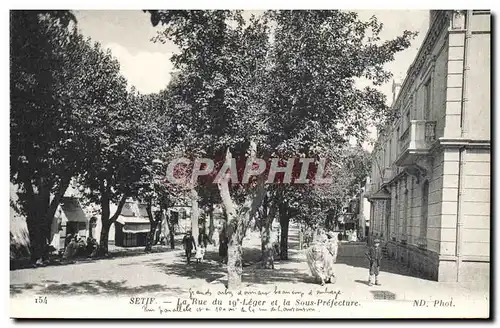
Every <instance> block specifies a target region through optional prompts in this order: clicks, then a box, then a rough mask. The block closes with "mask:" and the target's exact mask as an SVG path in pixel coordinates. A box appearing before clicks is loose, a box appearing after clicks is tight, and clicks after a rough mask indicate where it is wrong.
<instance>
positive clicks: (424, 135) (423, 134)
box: [396, 120, 436, 166]
mask: <svg viewBox="0 0 500 328" xmlns="http://www.w3.org/2000/svg"><path fill="white" fill-rule="evenodd" d="M435 140H436V122H435V121H425V120H412V121H410V124H409V126H408V129H406V131H405V132H403V134H402V135H401V137H400V138H399V150H400V155H399V158H398V160H397V161H396V163H397V165H398V166H401V165H402V166H406V165H409V164H411V163H412V162H413V161H414V160H415V159H416V158H415V156H420V155H425V154H427V152H428V151H429V149H430V148H431V146H432V144H433V143H434V141H435Z"/></svg>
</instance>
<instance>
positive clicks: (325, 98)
mask: <svg viewBox="0 0 500 328" xmlns="http://www.w3.org/2000/svg"><path fill="white" fill-rule="evenodd" d="M269 15H270V17H272V19H273V20H274V22H275V26H276V28H275V30H274V43H273V49H272V53H273V56H272V61H273V64H274V65H273V66H272V76H273V83H272V84H271V85H270V88H272V96H271V97H269V99H270V104H269V106H270V112H271V113H272V114H271V116H270V121H271V122H272V123H271V124H270V125H271V126H273V129H272V130H271V131H269V144H270V146H271V148H272V149H273V150H274V152H275V154H276V156H279V157H282V158H290V157H295V158H296V157H307V158H321V157H324V154H325V152H327V151H328V149H327V147H331V145H336V146H342V145H346V144H347V143H348V141H349V140H350V139H352V138H356V139H357V140H358V141H359V142H362V141H363V140H364V139H365V138H366V136H367V134H368V130H367V127H368V126H369V125H370V123H374V122H378V121H381V120H383V119H384V118H385V116H386V114H387V112H388V108H387V106H386V105H385V96H384V95H383V94H382V93H381V92H380V91H378V90H376V89H375V88H374V87H366V88H364V89H359V88H358V87H357V84H356V83H357V81H358V80H359V79H361V78H363V79H367V80H369V81H372V82H373V84H374V85H375V86H377V85H381V84H382V83H385V82H387V81H388V80H389V79H390V77H391V73H390V72H388V71H387V70H385V69H384V64H386V63H388V62H390V61H392V60H393V59H394V54H395V53H397V52H399V51H402V50H404V49H406V48H407V47H408V46H409V45H410V40H411V39H412V37H413V36H414V35H415V34H414V33H412V32H409V31H404V32H403V34H402V35H401V36H399V37H396V38H395V39H393V40H389V41H385V42H381V41H380V37H379V33H380V31H381V30H382V24H380V23H379V22H378V21H377V19H376V18H375V17H372V18H371V19H370V20H369V21H368V22H363V21H361V20H359V19H358V17H357V14H356V13H353V12H343V11H337V10H335V11H330V10H320V11H273V12H271V13H270V14H269ZM282 188H285V187H282ZM278 194H280V193H278ZM281 194H282V195H284V192H282V193H281ZM284 197H285V196H284ZM285 198H286V197H285ZM285 200H286V199H283V201H284V202H283V203H282V204H281V205H282V208H281V213H283V216H282V220H281V222H282V242H281V246H282V248H285V249H286V248H287V242H286V237H287V232H286V231H283V229H285V230H286V229H287V228H288V220H289V218H287V217H286V216H287V215H288V212H289V210H288V209H287V208H288V207H289V206H290V204H291V203H290V202H289V201H285ZM282 251H283V250H282ZM282 253H283V254H284V257H285V258H286V253H284V252H282Z"/></svg>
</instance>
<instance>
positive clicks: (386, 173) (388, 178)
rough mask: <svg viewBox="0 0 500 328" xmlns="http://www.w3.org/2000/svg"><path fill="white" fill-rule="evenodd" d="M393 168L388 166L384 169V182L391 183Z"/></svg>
mask: <svg viewBox="0 0 500 328" xmlns="http://www.w3.org/2000/svg"><path fill="white" fill-rule="evenodd" d="M392 173H393V171H392V168H390V167H386V168H385V169H384V171H383V175H382V183H389V181H391V179H392Z"/></svg>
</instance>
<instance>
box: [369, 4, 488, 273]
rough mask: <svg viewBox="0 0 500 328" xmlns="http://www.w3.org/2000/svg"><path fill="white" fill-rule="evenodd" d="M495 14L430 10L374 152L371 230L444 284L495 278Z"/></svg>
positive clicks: (400, 256)
mask: <svg viewBox="0 0 500 328" xmlns="http://www.w3.org/2000/svg"><path fill="white" fill-rule="evenodd" d="M490 24H491V18H490V12H489V11H485V10H469V11H431V17H430V26H429V30H428V32H427V35H426V37H425V39H424V41H423V44H422V45H421V46H420V50H419V52H418V54H417V56H416V58H415V60H414V62H413V64H412V65H411V67H410V68H409V69H408V72H407V75H406V78H405V80H404V81H403V83H402V84H399V83H394V85H393V94H394V102H393V104H392V110H393V111H394V112H395V113H396V114H397V119H395V120H392V121H391V122H390V123H389V125H388V126H386V127H385V128H384V129H383V130H381V131H379V137H378V141H377V143H376V146H375V148H374V151H373V159H374V161H373V165H372V174H371V180H372V181H371V183H370V185H369V186H368V187H369V188H368V190H367V197H368V199H369V200H370V201H371V204H372V209H371V213H372V215H371V219H370V229H371V230H372V232H373V233H375V234H378V235H379V236H381V237H382V238H383V239H384V240H385V242H386V243H387V245H386V247H387V251H388V254H389V256H391V257H393V258H395V259H397V260H399V261H401V262H403V263H405V264H406V265H408V266H410V267H412V268H413V269H416V270H418V271H420V272H422V273H423V274H424V275H425V276H427V277H429V278H431V279H434V280H438V281H470V280H476V279H481V278H482V279H484V278H486V279H489V268H490V221H491V217H490V124H491V121H490V120H491V117H490V111H491V107H490V92H491V90H490V84H491V80H490V67H491V66H490V65H491V63H490V45H491V39H490V33H491V32H490Z"/></svg>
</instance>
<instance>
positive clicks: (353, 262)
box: [337, 244, 430, 280]
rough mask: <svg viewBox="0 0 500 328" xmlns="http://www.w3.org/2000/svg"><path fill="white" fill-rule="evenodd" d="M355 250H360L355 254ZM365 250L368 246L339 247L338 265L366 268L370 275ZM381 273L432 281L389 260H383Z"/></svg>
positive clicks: (344, 245)
mask: <svg viewBox="0 0 500 328" xmlns="http://www.w3.org/2000/svg"><path fill="white" fill-rule="evenodd" d="M354 248H359V249H358V250H356V251H355V252H354V251H353V249H354ZM364 249H366V246H363V245H349V244H347V245H346V244H341V245H340V247H339V255H338V257H337V264H345V265H348V266H352V267H358V268H365V269H366V270H367V272H366V274H367V275H368V266H369V262H368V259H367V258H366V257H365V256H364V252H360V250H364ZM354 253H355V254H354ZM380 271H381V272H388V273H393V274H397V275H401V276H407V277H415V278H419V279H424V280H430V279H427V278H425V277H423V276H422V274H421V273H419V272H416V271H414V270H411V269H410V268H409V267H407V266H404V265H403V264H401V263H399V262H397V261H395V260H391V259H387V258H383V259H382V263H381V264H380Z"/></svg>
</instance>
